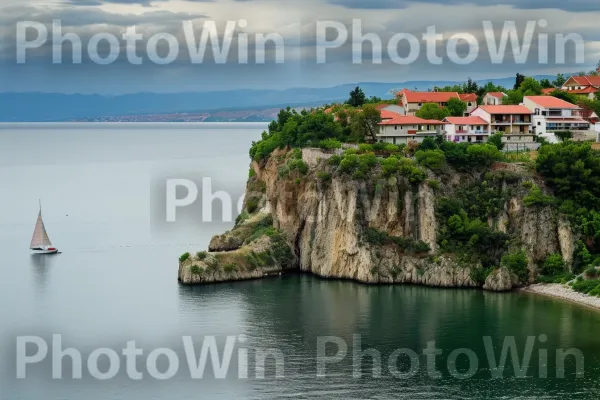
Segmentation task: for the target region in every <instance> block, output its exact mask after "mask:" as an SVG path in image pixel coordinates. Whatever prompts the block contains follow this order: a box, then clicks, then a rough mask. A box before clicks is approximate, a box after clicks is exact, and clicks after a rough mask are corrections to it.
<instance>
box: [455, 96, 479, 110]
mask: <svg viewBox="0 0 600 400" xmlns="http://www.w3.org/2000/svg"><path fill="white" fill-rule="evenodd" d="M458 97H459V98H460V99H461V100H462V101H464V102H465V104H466V105H467V111H466V114H467V115H468V114H470V113H471V112H472V111H473V110H475V109H476V108H477V95H476V94H475V93H464V94H459V95H458Z"/></svg>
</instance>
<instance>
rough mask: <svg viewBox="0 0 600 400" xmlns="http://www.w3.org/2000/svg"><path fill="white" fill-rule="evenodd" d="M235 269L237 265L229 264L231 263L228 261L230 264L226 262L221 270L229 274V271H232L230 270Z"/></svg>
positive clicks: (233, 270)
mask: <svg viewBox="0 0 600 400" xmlns="http://www.w3.org/2000/svg"><path fill="white" fill-rule="evenodd" d="M237 269H238V268H237V265H235V264H231V263H230V264H226V265H225V266H224V267H223V272H227V273H228V274H230V273H232V272H235V271H237Z"/></svg>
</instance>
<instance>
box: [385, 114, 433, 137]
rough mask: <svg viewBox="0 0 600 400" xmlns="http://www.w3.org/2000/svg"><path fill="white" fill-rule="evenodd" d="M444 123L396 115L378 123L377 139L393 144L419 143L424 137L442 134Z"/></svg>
mask: <svg viewBox="0 0 600 400" xmlns="http://www.w3.org/2000/svg"><path fill="white" fill-rule="evenodd" d="M443 126H444V123H443V122H441V121H434V120H427V119H423V118H419V117H414V116H407V115H398V116H397V117H395V118H392V119H385V120H382V121H381V122H380V123H379V133H378V134H377V140H378V141H380V142H386V143H393V144H408V142H410V141H415V142H418V143H421V142H422V141H423V139H425V138H426V137H435V136H437V135H441V134H442V129H443Z"/></svg>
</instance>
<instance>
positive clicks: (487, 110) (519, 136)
mask: <svg viewBox="0 0 600 400" xmlns="http://www.w3.org/2000/svg"><path fill="white" fill-rule="evenodd" d="M532 115H533V112H532V111H531V110H530V109H529V108H527V107H525V106H523V105H518V106H512V105H500V106H488V105H484V106H480V107H479V108H477V109H476V110H475V111H473V112H472V113H471V116H472V117H480V118H481V119H483V120H484V121H485V122H486V123H487V124H488V126H489V129H488V130H489V132H490V134H495V133H503V134H504V137H503V138H502V140H503V141H504V142H506V143H514V144H520V143H533V142H535V134H533V133H532V132H531V128H532Z"/></svg>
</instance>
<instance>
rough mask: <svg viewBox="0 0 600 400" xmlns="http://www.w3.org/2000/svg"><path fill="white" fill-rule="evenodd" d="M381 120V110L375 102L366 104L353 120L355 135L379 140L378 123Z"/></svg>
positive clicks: (374, 140)
mask: <svg viewBox="0 0 600 400" xmlns="http://www.w3.org/2000/svg"><path fill="white" fill-rule="evenodd" d="M380 122H381V111H379V110H378V109H377V107H376V106H375V105H374V104H365V106H364V107H363V109H362V112H359V113H356V115H355V116H354V118H353V121H352V131H353V133H354V135H356V136H361V137H369V138H370V139H371V140H372V141H373V142H376V141H377V132H378V124H379V123H380Z"/></svg>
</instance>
